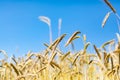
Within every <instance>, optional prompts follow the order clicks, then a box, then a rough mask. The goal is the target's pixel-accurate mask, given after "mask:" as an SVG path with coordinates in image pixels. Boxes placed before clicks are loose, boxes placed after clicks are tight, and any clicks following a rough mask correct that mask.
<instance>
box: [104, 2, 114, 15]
mask: <svg viewBox="0 0 120 80" xmlns="http://www.w3.org/2000/svg"><path fill="white" fill-rule="evenodd" d="M104 1H105V3H106V4H107V5H108V6H109V7H110V9H111V10H112V11H113V12H114V13H116V10H115V8H114V7H113V6H112V4H111V3H110V2H109V1H108V0H104Z"/></svg>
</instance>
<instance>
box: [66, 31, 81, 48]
mask: <svg viewBox="0 0 120 80" xmlns="http://www.w3.org/2000/svg"><path fill="white" fill-rule="evenodd" d="M79 33H81V32H80V31H76V32H75V33H73V34H72V36H71V37H70V38H69V39H68V41H67V42H66V44H65V46H68V45H69V44H70V43H71V42H72V40H74V39H75V36H76V35H77V34H79Z"/></svg>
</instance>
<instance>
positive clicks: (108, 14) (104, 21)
mask: <svg viewBox="0 0 120 80" xmlns="http://www.w3.org/2000/svg"><path fill="white" fill-rule="evenodd" d="M110 14H111V12H108V13H107V14H106V15H105V17H104V19H103V21H102V28H104V26H105V24H106V22H107V20H108V18H109V16H110Z"/></svg>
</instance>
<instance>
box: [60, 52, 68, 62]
mask: <svg viewBox="0 0 120 80" xmlns="http://www.w3.org/2000/svg"><path fill="white" fill-rule="evenodd" d="M69 54H70V51H69V52H67V53H66V54H65V55H64V56H63V57H62V58H61V61H63V60H64V59H65V58H66V57H67V56H68V55H69Z"/></svg>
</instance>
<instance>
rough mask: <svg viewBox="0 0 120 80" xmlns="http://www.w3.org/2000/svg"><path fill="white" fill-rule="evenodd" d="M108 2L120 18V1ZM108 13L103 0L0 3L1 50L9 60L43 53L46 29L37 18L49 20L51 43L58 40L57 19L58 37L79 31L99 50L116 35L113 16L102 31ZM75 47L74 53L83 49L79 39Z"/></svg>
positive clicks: (3, 0)
mask: <svg viewBox="0 0 120 80" xmlns="http://www.w3.org/2000/svg"><path fill="white" fill-rule="evenodd" d="M110 2H111V3H112V4H113V6H114V7H115V8H116V10H117V12H118V14H120V0H110ZM109 11H111V10H110V9H109V7H108V6H106V4H105V3H104V1H103V0H0V49H3V50H5V51H6V52H7V53H8V55H9V56H11V55H12V54H15V55H16V56H20V55H24V54H26V53H27V52H28V51H29V50H32V51H33V52H39V51H42V50H43V49H45V47H44V46H43V43H49V29H48V25H47V24H45V23H43V22H41V21H40V20H39V19H38V16H47V17H49V18H50V19H51V23H52V31H53V40H55V39H56V38H57V36H58V19H59V18H62V29H61V34H63V33H67V36H66V39H68V38H69V37H70V36H71V34H72V33H74V32H75V31H78V30H80V31H81V32H82V34H86V35H87V41H90V42H91V43H92V44H96V45H97V47H100V46H101V45H102V44H103V43H104V42H106V41H108V40H111V39H116V35H115V33H118V32H119V31H118V26H117V22H116V16H115V15H114V14H112V15H111V16H110V18H109V20H108V21H107V23H106V25H105V28H102V27H101V23H102V20H103V19H104V16H105V15H106V13H107V12H109ZM65 41H66V40H63V44H64V42H65ZM74 43H75V48H76V49H78V50H80V49H82V45H83V43H82V41H80V39H79V40H76V41H75V42H74ZM0 56H1V55H0Z"/></svg>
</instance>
